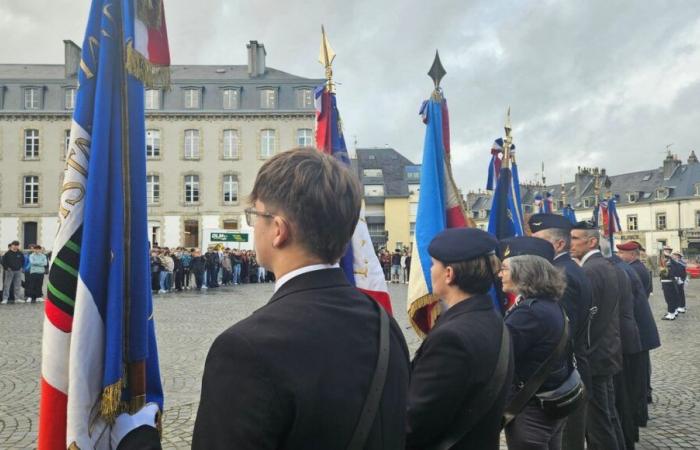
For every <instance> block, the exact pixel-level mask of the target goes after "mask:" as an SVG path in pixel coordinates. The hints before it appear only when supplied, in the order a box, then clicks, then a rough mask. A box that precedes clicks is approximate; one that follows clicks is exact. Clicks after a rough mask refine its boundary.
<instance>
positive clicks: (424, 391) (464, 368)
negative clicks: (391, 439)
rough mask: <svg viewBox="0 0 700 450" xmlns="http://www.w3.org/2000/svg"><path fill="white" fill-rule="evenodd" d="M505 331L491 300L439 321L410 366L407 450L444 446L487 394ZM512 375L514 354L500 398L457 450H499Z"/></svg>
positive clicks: (480, 298)
mask: <svg viewBox="0 0 700 450" xmlns="http://www.w3.org/2000/svg"><path fill="white" fill-rule="evenodd" d="M503 326H504V325H503V319H501V317H500V316H499V315H498V314H497V313H496V311H495V310H494V308H493V301H492V300H491V297H489V296H488V295H477V296H474V297H472V298H470V299H468V300H465V301H463V302H460V303H457V304H456V305H454V306H453V307H451V308H450V309H448V310H447V311H446V312H445V313H443V315H442V316H440V318H439V319H438V322H437V324H436V325H435V327H434V328H433V329H432V330H431V331H430V333H429V334H428V336H427V337H426V339H425V341H423V344H422V345H421V346H420V348H419V349H418V351H417V352H416V356H415V358H414V359H413V362H412V364H411V367H412V371H411V384H410V386H409V390H408V434H407V436H406V446H407V448H410V449H422V448H425V447H427V446H429V445H432V444H435V443H437V442H439V441H440V439H442V438H443V437H444V436H445V434H446V433H448V432H449V431H450V430H451V429H452V426H453V425H454V422H455V420H457V418H458V417H459V415H460V413H461V412H462V411H463V410H465V409H466V408H468V407H470V406H471V405H470V404H469V402H470V401H471V400H472V399H473V398H474V397H475V396H476V395H477V393H478V392H480V391H481V390H482V389H484V387H485V386H486V385H487V383H488V381H489V379H490V378H491V375H492V374H493V372H494V369H495V368H496V362H497V357H498V352H499V350H500V344H501V336H502V330H503V329H502V327H503ZM512 371H513V363H512V352H511V361H510V364H509V370H508V376H507V377H506V383H504V386H503V388H502V389H501V392H500V394H499V395H498V397H497V398H496V399H495V401H494V403H493V406H491V408H490V409H489V410H488V411H482V412H481V413H482V417H481V418H480V419H479V420H478V421H477V422H476V425H475V426H473V427H472V429H471V431H469V432H468V433H467V434H466V435H465V436H464V438H463V439H462V440H461V441H460V442H458V443H457V445H455V446H454V447H453V449H454V450H459V449H479V450H490V449H495V450H496V449H498V447H499V434H500V430H501V416H502V415H503V409H504V408H505V401H506V393H507V391H508V389H509V388H510V385H511V382H512ZM387 448H388V447H387ZM392 448H393V447H392Z"/></svg>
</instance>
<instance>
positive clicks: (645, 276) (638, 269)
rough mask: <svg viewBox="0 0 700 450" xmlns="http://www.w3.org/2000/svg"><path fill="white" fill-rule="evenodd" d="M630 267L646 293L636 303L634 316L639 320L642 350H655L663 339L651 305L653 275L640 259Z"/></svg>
mask: <svg viewBox="0 0 700 450" xmlns="http://www.w3.org/2000/svg"><path fill="white" fill-rule="evenodd" d="M630 267H631V268H632V269H633V270H634V271H635V273H636V274H637V276H638V278H639V279H640V283H641V285H642V288H643V289H644V293H645V295H644V296H642V298H641V300H640V301H639V302H638V303H635V306H634V318H635V319H636V320H637V327H639V339H640V341H641V343H642V351H645V350H653V349H655V348H659V347H661V340H660V339H659V330H658V328H656V321H655V320H654V315H653V314H652V312H651V305H649V294H650V293H651V277H650V276H649V271H648V270H647V268H646V267H645V266H644V264H642V262H641V261H640V260H636V261H633V262H631V263H630Z"/></svg>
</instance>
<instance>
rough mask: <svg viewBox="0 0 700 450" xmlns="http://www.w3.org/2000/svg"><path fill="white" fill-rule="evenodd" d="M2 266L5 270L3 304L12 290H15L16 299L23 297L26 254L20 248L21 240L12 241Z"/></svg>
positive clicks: (19, 299) (3, 256)
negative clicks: (23, 273) (23, 270)
mask: <svg viewBox="0 0 700 450" xmlns="http://www.w3.org/2000/svg"><path fill="white" fill-rule="evenodd" d="M2 267H3V269H4V271H5V278H4V281H3V290H2V304H3V305H5V304H7V301H8V298H9V297H10V291H12V290H14V294H15V300H16V301H17V302H20V301H21V299H22V295H21V292H22V291H21V289H22V269H23V268H24V255H23V254H22V251H21V250H20V249H19V241H12V242H10V245H9V248H8V250H7V252H5V254H4V255H2Z"/></svg>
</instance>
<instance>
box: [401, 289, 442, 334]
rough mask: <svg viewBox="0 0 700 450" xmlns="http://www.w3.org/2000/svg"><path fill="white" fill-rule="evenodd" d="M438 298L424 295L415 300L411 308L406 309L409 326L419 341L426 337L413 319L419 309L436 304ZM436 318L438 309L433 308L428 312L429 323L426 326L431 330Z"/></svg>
mask: <svg viewBox="0 0 700 450" xmlns="http://www.w3.org/2000/svg"><path fill="white" fill-rule="evenodd" d="M438 300H439V299H438V298H437V297H436V296H435V295H433V294H426V295H424V296H422V297H419V298H417V299H416V300H414V301H412V302H411V306H410V307H409V308H408V318H409V320H410V321H411V326H413V329H414V330H415V332H416V334H417V335H418V337H420V338H421V339H424V338H425V336H426V333H425V332H424V331H423V330H421V329H420V327H419V326H418V324H417V323H416V322H415V321H414V320H413V317H414V316H415V315H416V313H417V312H418V310H419V309H421V308H425V307H426V306H428V305H432V304H434V303H437V302H438ZM437 317H438V308H437V307H435V308H433V309H432V310H431V311H430V317H429V318H428V319H429V321H430V323H429V324H428V325H429V326H430V327H431V328H432V327H433V325H434V324H435V321H436V320H437Z"/></svg>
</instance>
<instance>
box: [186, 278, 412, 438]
mask: <svg viewBox="0 0 700 450" xmlns="http://www.w3.org/2000/svg"><path fill="white" fill-rule="evenodd" d="M390 339H391V343H390V344H391V347H390V361H389V368H388V372H387V377H386V385H385V387H384V392H383V394H382V400H381V404H380V409H379V411H378V413H377V417H376V419H375V422H374V425H373V427H372V430H371V432H370V434H369V438H368V440H367V445H366V446H365V448H367V449H400V448H403V447H404V437H405V436H404V433H405V427H406V414H405V411H406V390H407V388H408V377H409V358H408V349H407V347H406V342H405V340H404V337H403V334H402V332H401V329H400V328H399V327H398V325H397V324H396V322H395V321H394V320H393V319H392V320H391V336H390ZM378 344H379V312H378V310H377V307H376V306H375V305H374V304H373V302H372V300H370V299H369V298H368V297H367V296H366V295H364V294H362V293H361V292H360V291H359V290H357V289H356V288H354V287H352V286H350V284H348V282H347V281H346V278H345V275H344V273H343V271H342V270H341V269H324V270H317V271H314V272H309V273H305V274H302V275H299V276H297V277H295V278H292V279H291V280H289V281H288V282H287V283H285V284H284V285H283V286H282V287H281V288H280V289H279V290H278V291H277V292H276V293H275V294H274V295H273V296H272V299H271V300H270V302H269V303H268V304H267V305H266V306H263V307H262V308H260V309H259V310H257V311H256V312H254V313H253V314H252V315H251V316H250V317H248V318H247V319H244V320H242V321H241V322H239V323H237V324H236V325H234V326H232V327H231V328H229V329H228V330H226V331H224V332H223V333H222V334H221V335H219V337H217V338H216V340H215V341H214V343H213V344H212V347H211V349H210V350H209V355H208V356H207V361H206V364H205V366H204V378H203V380H202V397H201V402H200V405H199V411H198V412H197V419H196V422H195V427H194V435H193V440H192V448H193V449H202V450H204V449H206V450H212V449H255V450H261V449H318V450H333V449H338V450H345V448H346V447H347V445H348V443H349V442H350V438H351V436H352V433H353V431H354V430H355V426H356V424H357V421H358V419H359V416H360V411H361V410H362V406H363V404H364V401H365V398H366V396H367V391H368V389H369V385H370V381H371V379H372V375H373V374H374V369H375V365H376V361H377V352H378Z"/></svg>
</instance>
